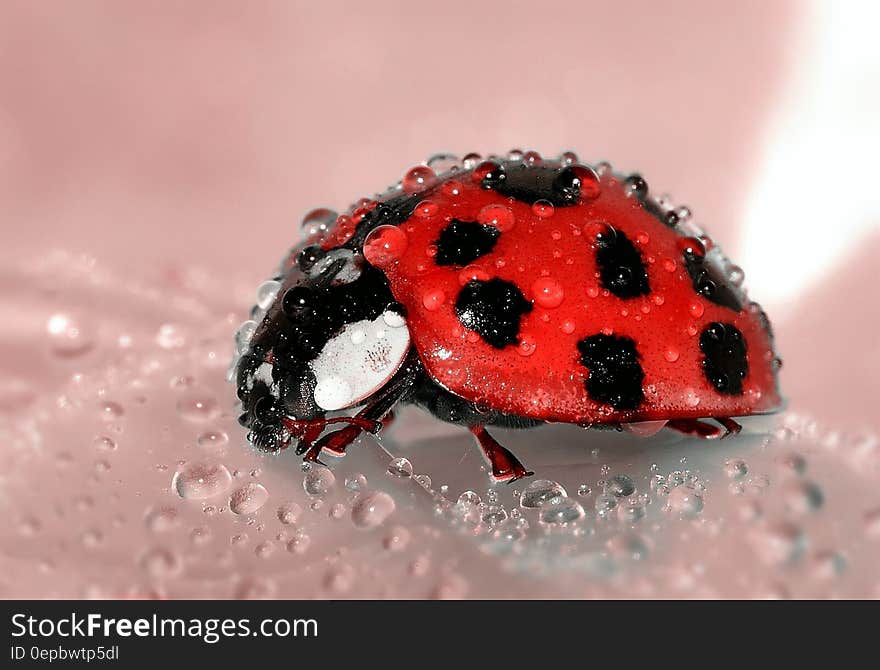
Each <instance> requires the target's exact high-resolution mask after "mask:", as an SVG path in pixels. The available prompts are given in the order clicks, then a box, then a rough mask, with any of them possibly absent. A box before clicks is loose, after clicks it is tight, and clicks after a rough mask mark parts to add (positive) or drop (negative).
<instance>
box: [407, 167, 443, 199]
mask: <svg viewBox="0 0 880 670" xmlns="http://www.w3.org/2000/svg"><path fill="white" fill-rule="evenodd" d="M436 181H437V175H436V174H434V171H433V170H432V169H431V168H429V167H428V166H427V165H417V166H415V167H414V168H411V169H410V170H408V171H407V173H406V174H405V175H403V181H402V182H401V183H402V186H403V191H404V192H405V193H409V194H413V193H418V192H419V191H423V190H425V189H426V188H429V187H430V186H433V185H434V183H435V182H436Z"/></svg>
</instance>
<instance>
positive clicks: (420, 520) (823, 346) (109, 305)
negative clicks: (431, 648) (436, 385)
mask: <svg viewBox="0 0 880 670" xmlns="http://www.w3.org/2000/svg"><path fill="white" fill-rule="evenodd" d="M455 4H456V3H446V4H445V5H444V6H443V11H440V10H439V9H437V10H436V11H434V10H432V9H429V8H428V7H427V6H424V7H422V6H420V7H416V8H413V7H412V5H411V4H406V3H382V4H380V5H379V6H378V7H377V8H376V9H371V10H369V11H368V10H367V9H365V8H364V9H358V8H355V7H353V6H349V7H343V6H338V7H333V6H332V5H330V4H328V3H325V4H321V5H315V4H314V3H309V4H305V3H281V2H279V3H260V5H259V7H257V6H254V7H251V6H244V5H241V4H240V3H231V2H230V3H200V2H195V3H188V4H187V5H186V6H185V8H174V9H171V8H170V7H169V8H164V7H163V6H152V5H139V4H134V3H132V4H126V3H122V4H120V3H99V2H92V3H77V4H75V5H74V4H70V5H64V6H61V5H59V6H53V7H52V8H51V9H49V8H40V7H37V6H35V5H33V3H7V5H6V6H5V7H4V9H3V10H0V14H2V16H0V43H2V44H3V45H4V54H5V57H4V58H2V59H0V81H2V83H3V86H2V87H0V91H2V93H0V96H2V97H0V221H2V226H3V232H4V247H3V252H4V264H3V267H2V269H0V317H2V321H3V323H4V328H3V330H2V331H0V509H2V513H3V516H4V518H5V519H7V523H5V524H3V525H2V526H0V596H2V597H23V598H34V597H294V598H306V597H336V598H339V597H413V598H422V597H483V598H486V597H490V598H517V597H562V598H569V597H577V598H580V597H765V596H768V597H877V596H880V591H878V589H880V575H878V572H877V568H876V566H877V564H878V557H880V494H878V490H880V488H878V484H880V469H878V467H880V455H878V451H880V447H878V441H877V430H878V428H880V426H878V418H877V412H876V391H877V383H876V379H877V378H878V374H880V345H878V340H877V338H876V336H875V333H876V330H877V327H878V325H880V314H878V302H877V300H876V297H875V296H874V295H873V291H872V289H871V286H872V282H873V281H874V276H873V265H874V263H873V259H874V258H876V256H877V254H878V253H880V238H878V237H877V234H876V230H877V226H876V223H877V218H876V215H877V211H876V210H869V209H865V211H864V212H862V211H861V210H860V212H859V215H860V216H861V217H863V218H864V219H865V221H867V222H868V223H867V224H865V225H864V226H863V228H862V229H861V230H862V232H864V236H863V237H861V238H860V240H861V241H858V240H856V239H854V240H853V242H852V243H851V245H850V246H849V247H848V248H846V249H844V251H843V252H841V255H839V256H837V257H835V258H834V259H833V261H829V263H830V266H823V268H825V269H822V271H821V272H816V271H812V270H811V265H810V263H807V262H799V259H798V258H796V257H792V256H791V255H786V253H785V249H780V254H779V256H778V257H777V256H770V255H767V254H755V256H754V257H743V256H742V254H740V253H737V252H738V250H742V249H753V248H755V247H754V237H750V235H753V228H751V227H749V226H747V225H746V224H745V223H744V221H745V220H746V219H747V217H748V216H749V212H750V211H752V210H751V209H750V207H749V206H748V204H747V203H748V202H750V198H752V196H753V195H754V194H755V193H757V192H761V188H760V187H761V184H756V183H755V180H756V179H757V178H759V176H760V175H762V174H764V172H763V171H762V170H760V169H759V166H760V165H762V164H763V162H764V161H765V159H766V157H767V156H768V155H770V154H772V153H773V151H778V150H779V149H778V141H779V140H780V136H779V124H778V119H779V118H784V116H785V114H786V113H787V112H788V111H789V110H788V107H786V105H787V104H788V102H787V101H788V100H789V98H788V97H787V96H788V93H787V91H788V82H790V81H791V80H793V79H796V78H798V77H800V78H803V76H804V72H803V71H802V69H799V62H800V59H799V55H800V54H801V53H802V52H803V50H804V49H809V48H810V47H811V45H812V44H813V41H814V40H817V41H818V42H820V40H818V38H815V37H814V36H815V34H816V31H817V28H816V25H814V22H815V16H813V15H812V14H811V12H810V11H807V10H806V9H805V8H804V5H802V4H801V3H784V2H778V3H771V4H769V5H767V3H754V4H748V3H747V4H745V5H742V6H737V7H736V8H730V9H725V10H722V9H719V8H706V7H705V6H704V4H703V3H688V2H682V3H675V4H674V5H672V6H666V5H663V6H660V5H658V4H656V3H645V4H644V5H643V6H638V4H636V5H634V4H633V3H626V4H625V5H620V6H617V7H612V6H609V5H607V4H606V3H601V4H595V5H592V6H591V5H584V4H583V3H556V4H555V5H554V4H553V3H551V4H550V5H549V6H548V7H547V8H546V9H541V10H540V11H538V10H537V9H536V6H532V5H522V6H518V7H509V6H508V3H498V4H494V3H486V4H474V3H461V6H455ZM852 67H854V66H852ZM851 71H853V72H854V70H851ZM816 76H817V77H818V76H819V75H818V74H817V75H816ZM868 103H870V104H873V105H876V101H873V100H869V101H868ZM851 106H852V107H853V108H855V107H856V106H855V105H851ZM862 108H865V107H864V106H863V107H862ZM854 118H856V121H858V118H860V117H857V115H854ZM843 123H844V122H843V121H841V124H843ZM771 130H772V131H773V132H771ZM774 133H775V134H774ZM511 146H523V148H531V147H534V148H536V149H538V150H541V151H545V152H548V153H551V152H557V151H561V150H563V149H568V148H572V149H574V150H576V151H578V152H579V154H580V155H581V156H582V157H583V158H584V159H585V160H590V161H595V160H600V159H603V158H610V159H612V160H613V161H614V163H615V165H616V166H619V167H620V169H622V170H635V169H638V170H640V171H642V173H643V174H645V175H646V177H647V178H648V181H649V183H651V184H652V187H653V186H654V185H655V184H656V185H658V186H661V189H660V190H665V188H668V189H669V190H670V191H671V192H672V193H673V194H676V196H677V197H678V198H679V199H681V200H683V201H684V202H687V203H688V204H689V205H690V206H691V207H692V209H693V210H694V211H695V212H696V213H697V215H698V219H699V220H700V221H703V222H705V223H706V227H707V228H708V230H709V231H711V233H712V234H713V235H714V236H715V237H716V239H717V240H718V241H719V242H720V243H721V244H722V245H723V246H725V248H726V249H727V250H728V251H729V252H731V255H732V256H733V257H734V258H735V259H736V260H738V261H739V262H740V264H741V265H743V267H744V268H745V270H746V274H747V283H749V282H748V276H749V272H750V268H751V267H752V266H750V263H751V262H760V263H762V265H761V266H760V267H758V268H755V272H756V276H758V277H760V278H762V279H761V282H760V283H759V284H758V285H754V284H750V287H751V291H752V293H753V295H754V297H756V298H757V299H759V300H760V299H761V298H762V291H766V292H768V294H770V295H771V297H773V298H774V299H776V297H777V296H780V297H779V298H778V299H776V302H775V304H772V303H771V304H769V305H766V306H767V307H768V310H769V311H770V314H771V317H773V316H776V317H777V318H776V319H775V324H774V325H775V327H776V330H777V337H778V346H779V350H780V351H781V352H782V355H783V358H784V359H785V368H784V369H783V377H782V383H783V389H784V391H785V393H786V395H787V396H788V398H789V401H790V405H789V409H788V411H786V412H785V413H784V414H781V415H778V416H775V417H767V418H760V419H754V420H750V421H747V422H745V427H746V430H745V431H744V432H743V434H742V435H740V436H739V437H737V438H733V439H726V440H723V441H716V442H712V443H703V442H699V441H694V440H686V439H682V438H679V437H676V436H675V435H673V434H668V433H667V431H661V432H660V433H658V434H657V435H654V436H652V437H647V438H644V437H638V436H636V435H632V434H629V433H620V434H618V433H602V432H589V433H585V432H582V431H580V430H578V429H576V428H573V427H569V426H548V427H544V428H541V429H538V430H534V431H521V432H512V431H497V437H498V438H499V439H500V440H501V441H502V442H504V444H505V445H506V446H508V447H509V448H511V449H512V450H513V451H514V452H515V453H517V455H518V456H520V457H521V459H522V460H523V461H524V462H525V463H526V464H527V465H528V466H529V467H530V468H531V469H533V470H535V471H536V473H537V474H536V477H535V479H544V480H550V481H552V482H556V483H557V484H558V485H559V486H561V487H563V488H564V489H565V491H566V492H567V494H568V498H570V499H571V501H574V503H576V504H573V503H572V502H570V501H563V502H562V503H561V504H556V503H551V507H549V508H548V507H546V506H545V507H542V508H540V509H538V508H523V507H520V505H519V499H518V495H517V494H521V493H523V492H524V491H525V490H526V487H527V486H528V485H529V483H530V482H529V481H528V480H527V481H522V482H517V483H516V484H514V485H512V486H506V485H500V486H492V485H491V482H490V481H489V479H488V477H487V475H486V472H485V466H484V464H483V462H482V461H481V459H480V458H479V454H478V452H477V450H476V449H475V448H474V447H473V446H472V444H471V440H470V436H469V435H468V434H467V433H466V432H465V431H462V430H460V429H457V428H455V427H452V426H447V425H444V424H441V423H439V422H437V421H435V420H433V419H431V418H430V417H426V416H424V415H423V414H421V413H419V412H418V411H416V410H411V409H408V410H405V411H404V412H403V413H402V416H401V417H400V419H399V420H398V422H397V424H396V425H395V426H394V428H393V429H392V430H391V431H390V432H389V434H388V435H387V436H383V437H382V438H381V439H380V440H378V441H377V440H375V439H373V438H370V437H367V438H364V439H363V440H362V441H361V442H360V443H359V444H358V445H356V446H355V447H353V448H352V449H351V450H350V454H349V456H347V457H346V458H345V459H330V461H329V464H330V466H331V468H332V473H333V477H332V478H331V477H329V476H328V475H327V473H325V472H323V471H321V470H315V471H312V472H307V473H303V472H302V471H301V469H300V463H299V459H298V458H296V457H295V456H294V455H293V454H284V455H282V456H281V457H278V458H269V457H262V456H260V455H258V454H256V453H254V452H253V451H252V450H251V449H250V448H248V447H247V446H246V444H245V440H244V435H243V432H242V430H241V429H240V428H239V427H238V426H237V424H236V422H235V409H234V406H233V400H234V393H233V389H232V387H231V386H230V385H229V384H227V383H226V382H225V380H224V377H225V370H226V365H227V364H228V362H229V359H230V357H231V351H232V343H231V337H232V333H233V332H234V330H235V327H236V326H237V324H238V323H239V322H240V321H241V320H243V319H244V317H245V315H246V313H247V309H248V307H249V305H250V304H251V302H252V300H253V290H254V288H255V287H256V285H257V284H258V283H259V281H260V280H262V279H263V278H265V276H266V275H268V274H269V272H270V271H271V269H272V268H273V267H274V264H275V263H276V262H277V260H278V259H279V258H280V256H281V255H282V253H283V252H284V251H285V250H286V249H287V248H288V247H289V246H290V244H291V243H292V242H294V241H295V240H296V237H297V235H298V220H299V218H300V217H301V215H302V214H303V213H304V212H305V211H307V210H308V209H310V208H312V207H315V206H319V205H327V206H337V207H344V206H346V205H347V204H348V203H349V202H350V201H351V200H352V199H354V198H355V197H358V196H360V195H362V194H364V193H371V192H373V191H375V190H377V189H380V188H383V187H384V186H386V185H387V183H389V182H391V181H392V180H393V179H395V178H397V177H398V176H399V175H400V174H401V173H402V172H403V170H404V169H406V168H407V167H408V166H409V165H410V164H413V163H415V162H417V161H419V160H421V159H423V158H426V157H427V156H428V155H429V154H432V153H435V152H437V151H442V150H446V149H451V150H456V151H459V152H461V153H465V152H467V151H471V150H476V151H482V152H491V151H503V150H505V149H507V148H508V147H511ZM774 147H776V148H775V149H774ZM789 153H791V152H789ZM783 154H785V152H784V151H783ZM786 155H788V154H786ZM771 173H772V171H771ZM834 184H836V182H833V183H832V185H834ZM847 188H849V185H847ZM852 188H855V186H853V187H852ZM806 190H807V191H809V190H810V189H809V188H807V189H806ZM802 195H803V194H800V193H798V194H792V196H791V197H801V196H802ZM810 195H811V197H818V198H828V199H834V198H847V197H848V193H847V192H846V191H844V190H841V191H832V192H821V191H820V193H819V194H818V195H816V194H814V193H812V192H811V193H810ZM759 211H768V210H760V208H759ZM796 223H800V228H799V229H797V231H796V232H797V234H800V235H819V234H822V233H823V232H824V231H825V227H824V226H825V225H826V224H827V222H825V221H817V220H804V221H801V222H796ZM766 225H767V226H768V227H777V228H778V227H782V226H791V225H793V224H792V222H789V221H785V220H783V219H779V220H773V221H767V222H766ZM828 267H830V269H828ZM775 270H778V272H784V273H789V275H790V276H793V277H795V278H796V279H797V282H796V285H797V286H798V289H797V292H796V294H790V293H786V294H784V295H785V296H787V297H785V298H784V299H783V297H781V296H783V293H781V292H776V291H774V285H773V275H774V271H775ZM789 275H787V276H789ZM787 285H794V284H793V283H791V282H789V284H787ZM792 295H793V297H792ZM401 457H402V458H406V459H408V461H409V462H410V464H411V465H412V467H413V475H412V476H408V477H407V476H405V477H399V476H394V475H392V474H389V473H388V472H387V469H388V466H389V463H390V462H391V461H392V459H394V458H401ZM400 469H401V468H400V467H398V468H397V470H400ZM403 470H404V471H406V468H405V467H403ZM425 475H427V476H428V477H429V478H430V483H429V484H428V482H427V480H426V479H425V478H424V476H425ZM615 475H626V476H628V477H629V478H630V479H631V480H632V483H633V486H634V487H635V489H636V491H635V492H634V493H633V494H631V495H630V496H627V497H624V498H615V499H614V502H615V503H616V505H615V506H614V507H613V509H610V510H608V512H607V514H605V513H603V510H605V507H607V506H609V505H610V504H611V503H610V502H609V501H610V500H611V499H610V498H608V497H607V496H606V497H603V495H602V494H603V485H602V484H600V482H606V486H610V487H612V488H613V487H614V486H618V487H619V486H621V481H623V482H624V484H625V480H614V479H613V478H614V476H615ZM658 477H661V478H662V481H661V480H660V479H658ZM614 482H616V484H615V483H614ZM679 482H681V483H679ZM425 485H427V488H426V486H425ZM444 487H445V488H444ZM664 487H666V488H665V489H664ZM545 488H547V489H548V490H550V489H552V487H548V486H546V485H545ZM624 488H625V487H624ZM468 491H471V492H473V495H470V494H467V492H468ZM462 494H466V495H465V496H464V498H463V499H462V501H461V502H459V499H460V496H462ZM476 497H478V498H479V503H478V504H472V503H474V501H476ZM469 501H470V502H469ZM642 503H644V504H642ZM553 505H555V507H553ZM577 505H580V507H581V508H582V510H583V517H582V518H580V519H578V520H576V521H575V522H573V523H571V524H569V525H568V526H565V527H557V525H558V524H554V523H552V522H553V521H554V520H556V521H558V520H565V519H567V518H569V516H567V515H574V516H579V515H580V514H581V512H580V511H579V510H578V507H577ZM542 516H543V521H542ZM520 520H524V521H525V522H526V524H527V525H525V524H523V523H522V522H521V521H520Z"/></svg>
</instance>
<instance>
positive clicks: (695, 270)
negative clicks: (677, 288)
mask: <svg viewBox="0 0 880 670" xmlns="http://www.w3.org/2000/svg"><path fill="white" fill-rule="evenodd" d="M684 266H685V268H686V269H687V272H688V274H689V275H690V276H691V282H692V283H693V285H694V290H695V291H696V292H697V293H699V294H700V295H701V296H703V297H704V298H706V299H707V300H710V301H712V302H714V303H715V304H716V305H720V306H721V307H727V308H729V309H732V310H733V311H734V312H738V311H740V310H741V309H742V303H741V302H740V300H739V297H738V296H737V294H736V291H735V290H734V289H733V287H732V286H731V285H730V283H729V281H728V280H727V278H726V277H725V276H724V273H723V272H722V271H721V269H720V268H719V267H718V266H717V265H716V264H714V263H711V262H709V261H707V260H706V257H705V255H702V254H698V253H694V252H693V251H692V250H690V249H686V250H685V252H684Z"/></svg>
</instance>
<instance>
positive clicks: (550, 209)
mask: <svg viewBox="0 0 880 670" xmlns="http://www.w3.org/2000/svg"><path fill="white" fill-rule="evenodd" d="M532 213H533V214H534V215H535V216H537V217H538V218H539V219H549V218H550V217H551V216H553V215H554V214H555V213H556V208H555V207H554V206H553V203H552V202H550V201H549V200H536V201H535V203H534V204H533V205H532Z"/></svg>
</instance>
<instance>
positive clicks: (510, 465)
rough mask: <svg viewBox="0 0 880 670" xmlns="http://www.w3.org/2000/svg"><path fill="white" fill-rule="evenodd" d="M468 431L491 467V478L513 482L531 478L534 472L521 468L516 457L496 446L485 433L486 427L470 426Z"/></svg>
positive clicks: (495, 441) (494, 440) (493, 440)
mask: <svg viewBox="0 0 880 670" xmlns="http://www.w3.org/2000/svg"><path fill="white" fill-rule="evenodd" d="M469 430H470V431H471V432H472V433H473V434H474V437H475V438H477V442H478V443H479V444H480V447H481V448H482V449H483V453H484V454H485V455H486V459H487V460H488V461H489V464H490V465H491V466H492V476H493V477H494V478H495V479H496V480H498V481H500V482H504V481H506V482H507V483H508V484H509V483H510V482H515V481H516V480H517V479H522V478H523V477H531V476H532V475H533V474H535V473H534V472H530V471H528V470H526V469H525V467H523V464H522V463H520V462H519V460H518V459H517V457H516V456H514V455H513V454H512V453H510V451H508V450H507V449H505V448H504V447H502V446H501V445H500V444H498V441H497V440H496V439H495V438H494V437H492V436H491V435H489V433H488V432H486V427H485V426H483V425H482V424H480V425H476V426H470V427H469Z"/></svg>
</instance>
